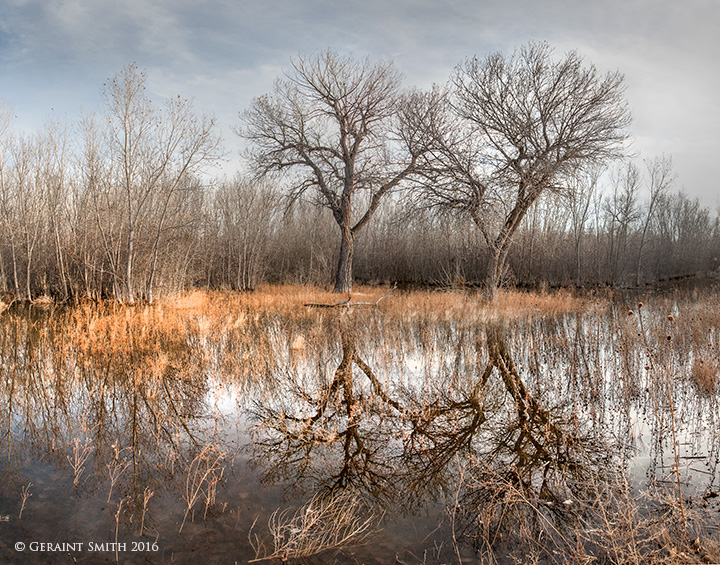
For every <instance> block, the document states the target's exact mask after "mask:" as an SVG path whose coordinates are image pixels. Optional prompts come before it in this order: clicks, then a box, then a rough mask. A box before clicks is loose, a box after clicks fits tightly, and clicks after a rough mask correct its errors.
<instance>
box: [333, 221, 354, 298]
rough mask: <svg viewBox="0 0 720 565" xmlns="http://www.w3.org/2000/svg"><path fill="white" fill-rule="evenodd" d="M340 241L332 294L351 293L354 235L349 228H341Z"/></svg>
mask: <svg viewBox="0 0 720 565" xmlns="http://www.w3.org/2000/svg"><path fill="white" fill-rule="evenodd" d="M340 230H341V235H342V239H341V240H340V256H339V257H338V266H337V272H336V273H335V288H334V289H333V291H334V292H344V293H349V292H350V291H352V281H353V273H352V263H353V251H354V246H355V235H354V234H353V233H352V230H351V229H350V226H341V227H340Z"/></svg>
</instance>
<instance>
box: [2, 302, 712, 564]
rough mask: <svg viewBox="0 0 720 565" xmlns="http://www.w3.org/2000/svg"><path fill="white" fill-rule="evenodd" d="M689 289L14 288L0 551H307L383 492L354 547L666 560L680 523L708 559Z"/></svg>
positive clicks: (181, 555) (5, 361) (368, 509)
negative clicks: (626, 292) (555, 304)
mask: <svg viewBox="0 0 720 565" xmlns="http://www.w3.org/2000/svg"><path fill="white" fill-rule="evenodd" d="M695 303H696V302H691V303H689V304H690V305H688V304H683V305H681V306H677V305H675V304H672V305H670V306H668V305H665V304H661V305H660V306H657V307H656V308H655V309H654V310H652V311H651V310H650V309H649V308H648V307H644V308H643V310H642V319H640V315H638V314H636V315H634V316H628V314H627V309H626V308H616V309H610V308H609V309H607V310H602V311H598V312H592V311H588V312H579V313H576V314H572V315H563V316H550V315H548V316H545V317H532V318H529V319H523V320H519V319H515V320H514V321H512V320H508V319H504V321H492V320H490V321H488V319H487V318H485V317H483V316H477V317H472V316H470V315H466V314H467V313H464V312H463V313H462V314H461V315H460V316H459V317H458V316H457V315H448V314H447V313H445V314H443V313H438V312H437V311H434V310H430V309H429V310H425V311H424V310H422V308H419V309H418V310H416V311H412V312H404V311H403V312H393V311H392V310H390V311H384V310H382V309H373V310H372V311H365V312H361V311H352V310H351V311H350V312H349V313H344V314H342V315H339V316H338V315H336V314H337V313H335V312H320V313H319V312H310V311H306V310H302V311H297V310H296V309H289V310H284V311H279V310H277V309H275V310H267V311H250V310H247V309H243V308H244V307H243V306H240V305H239V304H234V303H230V302H225V303H221V304H219V305H218V306H217V310H216V311H213V310H211V311H210V312H206V311H200V312H197V313H193V314H192V315H187V314H183V315H180V314H178V313H177V312H176V311H173V310H170V309H167V310H164V309H163V307H162V306H157V307H152V308H150V307H144V306H142V305H138V306H135V307H130V308H126V307H120V306H113V305H111V304H108V305H93V306H88V307H85V306H77V307H74V308H61V309H52V308H51V309H48V310H42V311H37V310H34V309H33V310H26V309H23V308H19V307H16V306H14V307H13V308H11V309H9V310H6V311H5V312H3V313H2V318H0V371H1V373H0V457H1V459H0V475H1V477H2V483H1V485H0V515H10V516H11V520H10V523H9V524H3V526H2V528H1V529H0V530H1V531H0V536H3V537H0V560H2V559H6V560H12V559H14V558H15V557H17V556H16V555H15V554H14V552H13V551H14V550H13V549H12V545H7V543H8V540H11V539H30V538H37V539H39V538H42V537H43V536H47V535H48V532H53V533H54V534H53V535H54V536H55V537H56V538H57V539H61V538H64V539H68V540H70V539H77V538H78V537H79V536H80V537H83V538H86V539H97V540H105V541H112V539H113V538H114V537H115V535H116V532H117V535H118V540H119V541H132V540H145V541H147V540H155V539H157V540H158V542H159V545H160V547H161V548H163V551H167V552H168V553H167V554H166V555H162V556H157V555H156V556H148V559H149V561H150V562H163V559H165V560H166V561H167V559H170V557H168V555H170V556H171V557H172V559H174V560H176V561H178V562H185V561H188V560H191V559H193V558H194V556H195V555H197V553H196V552H198V551H201V552H203V555H204V557H205V560H206V561H208V562H223V560H224V559H227V556H228V555H231V556H233V559H235V560H238V561H241V562H242V561H247V560H248V559H251V558H253V557H263V556H267V555H273V554H276V555H278V556H280V557H287V558H289V557H290V556H292V555H300V554H301V553H302V555H306V556H307V555H309V554H311V553H313V551H314V550H317V549H318V548H319V547H326V548H337V547H338V545H345V544H353V543H357V542H358V541H360V540H361V539H364V538H365V537H366V536H367V534H368V533H369V532H370V531H371V530H372V529H373V528H376V527H377V526H378V523H379V520H380V517H381V516H383V513H384V516H385V517H384V518H383V520H382V524H381V525H382V529H383V531H382V532H379V533H377V534H376V535H373V538H372V540H373V545H372V546H368V547H366V548H365V549H357V548H355V549H353V551H356V552H364V553H362V554H360V553H356V555H357V556H358V557H357V559H358V560H360V561H362V562H366V563H373V562H374V563H384V562H387V561H388V560H392V558H393V556H394V555H396V554H397V552H398V548H404V549H400V551H401V552H402V551H405V552H406V553H405V554H403V555H404V557H401V559H402V560H404V561H405V562H422V561H423V559H425V557H423V556H422V555H424V554H423V551H424V550H425V549H427V548H429V547H432V552H434V553H433V555H434V558H431V557H428V560H427V561H426V562H432V561H433V559H434V560H435V561H437V562H448V561H457V560H458V557H460V558H461V559H462V561H463V563H473V562H474V563H477V562H478V560H479V561H480V562H487V563H495V562H497V561H500V562H502V561H503V559H505V558H507V559H510V558H511V557H514V558H518V559H524V558H537V559H538V560H540V561H541V562H542V561H545V562H552V561H553V560H554V561H555V562H564V561H568V560H570V561H573V560H574V561H577V562H584V561H591V560H593V559H594V560H596V561H598V562H613V563H624V562H636V563H639V562H643V561H645V562H661V561H663V560H665V561H668V562H672V560H673V555H677V554H678V551H677V550H676V549H673V548H676V547H678V544H684V545H681V546H680V547H683V548H684V551H685V552H686V553H687V552H689V553H687V554H688V555H692V556H693V557H694V558H697V559H696V560H697V561H702V560H703V559H705V560H706V561H707V560H708V559H710V557H707V559H706V555H710V556H712V555H713V554H711V553H707V554H706V553H703V552H702V551H700V549H698V548H699V547H700V546H697V547H696V546H695V545H693V543H694V541H695V540H697V539H700V540H702V544H701V545H702V547H703V548H704V547H706V545H707V544H706V542H707V540H708V539H714V538H713V537H712V536H715V537H716V530H713V529H712V528H714V527H716V526H717V516H716V512H715V509H716V508H717V506H716V502H715V500H716V498H715V497H716V496H717V494H716V493H717V490H718V488H717V477H718V474H717V468H718V461H719V460H720V458H718V456H717V454H718V453H720V436H718V434H715V433H713V430H716V429H717V422H719V421H720V412H719V406H720V403H718V402H717V400H718V391H717V389H713V388H712V387H710V386H709V385H711V384H713V382H711V381H709V380H708V375H709V373H708V369H707V368H708V367H710V368H712V367H714V366H715V364H716V362H715V361H714V359H715V358H716V355H717V353H716V352H717V351H718V350H719V349H720V343H718V336H720V333H718V332H717V327H718V323H720V317H718V316H717V315H716V314H713V313H712V312H711V311H709V310H708V309H707V308H706V310H707V311H706V310H701V311H699V312H697V315H694V316H685V318H681V317H680V316H673V320H669V319H668V316H667V313H666V312H667V311H668V308H669V307H673V308H682V309H685V310H688V309H689V310H690V311H691V312H692V311H693V310H692V308H696V306H693V305H694V304H695ZM173 312H175V313H173ZM713 316H714V317H713ZM670 324H672V326H670ZM683 324H684V325H683ZM670 332H673V333H672V335H671V334H670ZM668 335H671V337H672V339H671V340H668V339H667V336H668ZM714 356H715V357H714ZM701 361H702V362H701ZM710 376H712V375H710ZM701 379H705V380H701ZM248 416H249V422H248ZM676 428H677V429H676ZM671 432H672V433H671ZM675 432H677V433H675ZM676 436H677V438H678V440H677V441H675V440H674V438H675V437H676ZM243 443H250V444H251V448H252V449H251V451H250V454H251V456H252V461H253V462H254V467H249V466H248V465H247V460H248V457H249V455H248V452H246V451H244V450H241V449H240V445H241V444H243ZM636 451H637V452H639V454H640V456H641V457H637V456H635V452H636ZM678 463H679V466H678ZM678 467H679V468H680V470H679V471H678ZM257 470H259V471H260V473H257V472H255V471H257ZM698 473H700V474H698ZM259 476H262V478H264V479H265V482H266V486H268V488H266V489H261V488H258V484H257V483H258V477H259ZM272 484H276V485H278V486H277V487H275V486H272ZM680 486H682V495H683V497H684V498H683V500H684V505H685V507H684V510H685V512H686V514H687V520H685V519H680V515H679V514H678V506H679V504H678V499H679V490H680V489H679V487H680ZM279 487H283V488H284V489H285V490H286V492H287V491H288V490H293V489H294V492H293V493H292V494H294V495H297V496H296V497H295V498H292V499H286V500H285V501H281V499H280V492H279V490H280V488H279ZM641 488H642V489H643V492H642V493H640V489H641ZM641 494H642V496H640V495H641ZM278 507H280V508H279V510H278V512H276V513H275V514H274V515H273V516H274V518H273V520H274V522H273V520H271V519H270V515H271V512H272V510H273V509H275V508H278ZM14 508H15V510H13V509H14ZM702 512H704V513H702ZM3 513H5V514H3ZM404 515H409V516H411V518H407V520H410V521H412V523H411V524H409V523H408V522H403V520H404V519H405V518H403V516H404ZM423 517H424V518H423ZM16 518H17V519H16ZM423 519H424V520H425V522H424V523H423V524H422V525H420V524H419V523H418V522H421V521H422V520H423ZM253 521H255V528H254V529H253V536H254V534H255V532H257V534H258V537H251V539H254V540H256V541H258V540H259V539H261V538H262V535H263V534H262V532H263V531H265V532H267V529H266V528H265V524H268V523H270V524H271V527H272V528H274V530H273V531H274V533H275V536H276V541H277V540H279V541H280V542H281V543H278V544H275V543H274V542H273V543H274V545H272V546H267V545H266V547H268V548H269V549H268V550H263V549H262V548H261V546H260V545H258V544H256V546H255V550H253V548H252V547H251V546H250V543H249V542H248V531H250V530H251V527H252V525H253ZM439 523H441V524H440V525H438V524H439ZM272 524H274V526H273V525H272ZM304 529H307V531H308V533H311V534H312V535H310V536H309V537H308V536H305V537H304V538H302V539H298V538H297V537H296V533H297V532H298V531H300V532H301V531H303V530H304ZM411 532H423V533H418V537H416V538H413V539H412V540H410V539H409V536H410V534H411ZM429 532H432V533H431V534H428V537H427V538H425V533H429ZM320 534H322V535H320ZM300 542H302V544H301V543H300ZM3 543H4V544H5V545H2V544H3ZM454 543H456V545H453V544H454ZM300 547H302V548H303V549H302V551H301V550H300V549H299V548H300ZM293 548H294V549H293ZM411 551H412V552H414V554H415V555H416V557H412V554H411V553H410V552H411ZM418 551H419V553H417V552H418ZM673 551H675V553H673ZM703 551H704V549H703ZM556 552H557V553H556ZM344 555H345V554H344ZM418 556H419V557H418ZM555 556H556V557H555ZM44 557H46V556H43V555H40V554H37V555H34V556H30V555H29V556H28V559H29V561H28V562H33V559H35V562H38V563H39V562H43V561H42V559H43V558H44ZM94 557H96V556H93V555H89V554H85V555H74V556H72V558H73V559H77V560H78V561H79V562H83V561H84V562H93V558H94ZM156 557H157V559H156ZM710 560H711V561H712V559H710ZM715 561H717V560H716V559H715Z"/></svg>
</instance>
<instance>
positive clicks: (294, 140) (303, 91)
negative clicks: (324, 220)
mask: <svg viewBox="0 0 720 565" xmlns="http://www.w3.org/2000/svg"><path fill="white" fill-rule="evenodd" d="M400 82H401V76H400V73H399V72H398V71H397V70H396V69H395V67H394V66H393V64H392V63H388V62H379V63H371V62H370V61H369V60H367V59H364V60H356V59H354V58H352V57H349V56H341V55H339V54H338V53H336V52H334V51H331V50H328V51H324V52H321V53H318V54H316V55H313V56H310V57H298V58H297V59H295V60H293V61H292V69H291V70H290V71H289V72H287V73H286V74H285V76H284V77H283V78H278V79H277V81H276V82H275V87H274V89H273V91H272V92H271V93H270V94H266V95H264V96H261V97H260V98H256V99H255V100H254V101H253V103H252V105H251V107H250V108H249V109H248V110H247V111H245V112H244V113H243V114H242V115H241V119H242V122H243V127H242V128H241V129H240V130H239V133H240V134H241V135H242V136H244V137H245V138H246V139H248V140H249V141H250V142H252V149H251V150H250V156H251V158H252V161H253V163H254V166H255V168H256V170H257V171H258V172H259V173H260V174H263V175H265V174H268V173H272V172H276V173H282V174H285V175H286V179H287V181H288V183H287V186H288V196H289V200H290V202H293V201H295V200H297V199H298V198H300V197H301V196H302V195H303V194H305V193H306V192H308V191H311V192H312V194H313V196H314V199H315V202H316V204H317V205H319V206H323V207H326V208H328V209H329V210H330V211H331V212H332V215H333V218H334V219H335V222H336V223H337V225H338V227H339V228H340V236H341V237H340V249H339V253H338V263H337V269H336V274H335V291H336V292H350V290H351V288H352V279H353V274H352V264H353V252H354V245H355V238H356V236H357V234H358V232H360V230H362V229H363V228H364V227H365V226H366V225H367V224H368V222H369V221H370V219H371V218H372V217H373V214H374V213H375V212H376V210H377V209H378V207H379V206H380V203H381V201H382V199H383V198H384V197H385V196H386V195H387V194H388V193H390V192H391V191H392V190H394V189H396V188H397V187H398V185H400V183H401V182H402V181H403V180H404V179H406V178H407V177H408V176H409V175H410V174H412V173H413V172H414V171H415V170H416V169H417V167H418V162H419V159H418V157H419V152H420V151H421V150H422V144H420V143H418V141H419V140H418V139H417V138H416V136H417V134H418V133H419V132H420V131H421V129H420V128H419V127H418V126H419V122H418V120H417V116H416V115H415V114H414V113H413V106H412V104H413V103H414V102H416V101H418V100H419V99H420V98H422V95H420V94H418V93H414V94H412V95H408V96H407V97H405V98H404V97H403V96H402V95H401V92H400Z"/></svg>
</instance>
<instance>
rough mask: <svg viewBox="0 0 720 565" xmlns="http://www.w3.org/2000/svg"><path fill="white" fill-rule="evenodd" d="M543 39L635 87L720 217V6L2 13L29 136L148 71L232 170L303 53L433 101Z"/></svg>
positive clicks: (148, 7)
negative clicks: (434, 92)
mask: <svg viewBox="0 0 720 565" xmlns="http://www.w3.org/2000/svg"><path fill="white" fill-rule="evenodd" d="M530 40H533V41H541V40H542V41H548V42H549V43H550V44H551V45H552V46H553V47H555V49H556V51H557V52H558V54H562V53H564V52H566V51H569V50H572V49H574V50H577V51H578V52H579V53H580V54H581V55H583V56H584V57H585V59H586V60H587V61H588V62H589V63H593V64H595V65H596V66H597V67H598V68H600V69H601V70H603V71H605V70H613V71H614V70H620V71H621V72H622V73H624V74H625V78H626V83H627V86H628V90H627V96H628V100H629V103H630V106H631V108H632V111H633V116H634V123H633V127H632V132H633V135H634V149H635V150H636V151H638V152H639V153H640V154H641V156H643V157H648V158H651V157H653V156H656V155H661V154H663V153H664V154H666V155H671V156H672V158H673V161H674V164H675V169H676V171H677V173H678V188H684V189H685V190H686V191H687V192H688V193H689V194H690V195H691V196H697V197H699V198H701V200H702V201H703V203H704V204H706V205H710V206H715V205H716V204H717V203H718V199H719V197H720V182H719V181H718V173H717V168H718V162H720V97H719V96H718V94H719V93H720V63H718V52H719V51H720V0H687V1H685V2H679V1H678V0H610V1H603V0H596V1H592V2H591V1H582V0H535V1H532V0H527V1H519V0H451V1H445V2H442V1H440V0H395V1H393V0H384V1H381V0H361V1H359V2H347V1H342V0H333V1H329V0H265V1H263V0H255V1H253V2H250V1H248V0H0V100H3V99H4V100H5V102H6V104H7V105H8V106H10V107H11V108H13V109H14V110H15V112H16V114H17V122H16V124H17V126H18V127H20V128H25V129H28V130H35V129H38V128H40V127H42V125H43V123H44V122H45V120H46V119H47V118H48V117H49V116H51V115H52V116H54V117H55V118H61V119H62V118H64V117H67V119H68V120H69V121H71V122H72V121H75V120H76V119H77V118H78V117H79V116H80V114H81V112H86V113H89V112H92V111H94V110H96V109H98V107H99V104H100V91H101V89H102V85H103V83H104V82H105V81H106V80H107V79H108V78H109V77H111V76H113V75H114V74H115V73H116V72H118V71H119V70H120V69H121V68H122V67H123V66H125V65H127V64H128V63H131V62H136V63H137V65H138V66H139V67H140V68H142V69H145V70H146V71H147V74H148V86H149V91H150V96H151V97H152V98H153V99H154V100H158V101H159V100H160V99H161V98H162V97H165V96H169V95H172V94H180V95H183V96H188V97H192V98H193V99H194V100H195V104H196V107H197V108H198V109H199V110H201V111H203V112H206V113H209V114H214V115H215V116H216V118H217V120H218V123H219V127H220V129H221V134H222V136H223V138H224V140H225V145H226V147H227V148H228V150H229V151H230V152H231V156H232V154H237V152H238V149H239V147H240V141H239V140H238V139H237V136H235V134H234V133H233V131H232V127H233V126H237V125H238V123H239V122H238V117H237V114H238V112H240V111H242V110H243V109H245V108H246V107H247V106H248V104H249V102H250V100H252V98H253V97H255V96H259V95H262V94H264V93H266V92H268V91H269V90H270V89H271V88H272V82H273V80H274V78H275V77H277V76H278V75H279V74H280V73H281V72H282V70H283V69H286V68H287V67H288V66H289V61H290V58H291V57H293V56H295V55H297V54H298V53H301V54H307V53H312V52H315V51H318V50H323V49H326V48H328V47H332V48H333V49H335V50H338V51H340V52H349V53H352V54H353V55H356V56H359V57H363V56H366V55H368V56H370V57H372V58H385V59H388V58H391V59H392V60H394V61H395V64H396V65H397V67H398V68H399V69H400V70H401V71H402V72H403V73H404V74H405V77H406V78H405V84H406V85H408V86H410V85H414V86H418V87H427V86H429V85H431V84H432V83H433V82H445V81H446V80H447V78H448V76H449V75H450V72H451V71H452V69H453V67H454V66H455V65H456V64H458V63H459V62H460V61H461V60H463V59H464V58H466V57H468V56H473V55H478V56H480V57H484V56H485V55H487V54H489V53H492V52H495V51H503V52H506V53H511V52H512V51H513V50H514V49H515V48H516V47H518V46H520V45H522V44H524V43H527V42H528V41H530ZM237 166H238V163H237V161H233V162H231V163H230V164H229V165H228V166H227V168H226V170H228V172H231V169H232V168H236V167H237Z"/></svg>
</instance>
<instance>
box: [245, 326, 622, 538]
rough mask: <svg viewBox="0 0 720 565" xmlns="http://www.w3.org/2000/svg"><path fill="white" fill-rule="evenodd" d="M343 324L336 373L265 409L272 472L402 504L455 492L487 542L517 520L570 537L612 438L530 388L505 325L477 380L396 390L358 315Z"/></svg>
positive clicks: (466, 526) (482, 351) (261, 447)
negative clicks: (362, 344) (380, 370)
mask: <svg viewBox="0 0 720 565" xmlns="http://www.w3.org/2000/svg"><path fill="white" fill-rule="evenodd" d="M337 330H338V333H339V340H340V342H341V345H342V358H341V360H340V363H339V364H338V366H337V368H336V370H335V371H334V373H333V374H332V376H331V378H328V379H324V380H323V379H319V380H320V382H321V384H320V385H319V386H316V387H308V386H302V385H298V384H297V380H296V378H295V376H294V375H288V382H287V383H286V385H285V386H284V387H283V389H282V393H280V394H278V395H277V396H276V397H275V398H274V399H273V400H268V401H265V402H262V403H260V402H258V403H257V404H256V406H255V410H254V417H255V441H254V446H255V461H256V463H257V464H258V465H259V466H261V467H262V468H263V470H264V473H265V475H264V476H265V478H266V480H272V481H277V480H280V481H285V482H288V483H290V484H291V485H293V486H297V485H298V484H302V485H303V486H304V487H305V488H307V487H308V486H314V488H316V489H319V490H320V491H325V492H335V491H337V489H352V490H353V492H355V493H356V495H357V496H358V497H363V498H366V500H367V504H369V505H371V506H373V507H375V508H377V507H378V506H380V507H387V508H390V509H392V510H395V511H396V510H397V508H398V506H401V507H404V508H405V509H406V510H408V509H411V508H412V507H413V506H417V505H422V504H427V503H428V497H432V498H434V499H435V500H445V501H446V502H447V501H448V500H450V499H452V500H453V501H454V502H453V507H452V512H453V516H454V517H457V518H458V519H459V522H461V524H460V523H458V526H462V533H463V534H464V536H465V537H466V538H469V539H471V540H472V541H473V542H475V544H476V546H482V545H483V544H489V543H493V544H494V543H495V541H496V540H497V539H498V536H501V537H502V536H503V535H504V536H505V537H506V538H507V535H508V534H509V533H511V532H512V530H513V529H514V528H515V529H517V528H521V530H522V531H519V532H517V533H518V534H522V535H523V536H526V535H536V534H537V533H538V532H540V531H542V532H544V534H545V535H550V534H557V535H558V536H560V537H561V538H562V534H561V533H560V530H561V529H562V527H563V520H566V519H569V518H571V517H572V515H573V514H574V507H573V504H576V503H577V501H585V500H589V499H593V498H594V497H595V496H597V491H596V486H597V485H598V484H599V479H600V475H601V474H603V473H604V474H607V473H608V472H609V469H610V468H611V465H610V462H611V461H610V460H611V457H610V455H609V454H610V453H611V450H610V449H609V446H608V445H606V444H605V443H604V441H603V440H602V439H601V438H598V437H597V436H593V435H592V434H591V433H590V432H589V431H587V430H586V429H585V426H584V424H583V422H582V415H580V414H578V413H577V411H573V410H572V408H568V407H563V406H552V407H551V406H547V405H545V404H544V403H543V402H541V400H540V399H538V398H535V397H534V396H533V395H532V394H531V393H530V392H529V390H528V388H527V387H526V386H525V384H524V383H523V380H522V378H521V377H520V375H519V374H518V371H517V370H516V368H515V364H514V363H513V360H512V357H511V355H510V352H509V350H508V347H507V344H506V339H505V333H504V332H505V330H504V328H503V326H502V325H501V324H500V323H491V324H488V325H487V327H485V328H484V330H482V331H479V332H478V339H477V341H478V343H477V347H476V355H477V360H476V363H475V366H476V370H475V371H474V374H472V375H468V377H469V378H467V379H454V383H453V384H449V381H448V380H447V379H445V380H443V379H442V378H440V380H435V381H434V382H432V383H431V384H430V386H428V383H420V382H416V383H411V384H409V385H406V386H404V387H402V388H401V387H395V388H394V389H393V388H391V387H390V386H389V382H387V381H388V379H381V378H380V377H379V376H378V375H376V373H375V372H374V371H373V369H372V368H371V367H370V366H369V365H368V364H367V363H366V362H365V361H364V360H363V358H362V357H361V354H360V351H359V347H358V335H357V334H358V331H359V329H358V323H357V320H355V319H354V318H353V315H352V314H351V315H344V316H343V317H342V318H340V319H339V321H338V324H337ZM481 336H484V340H483V342H482V343H480V342H481ZM437 376H438V377H442V376H441V375H437ZM383 381H386V382H383ZM453 525H455V524H453Z"/></svg>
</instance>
